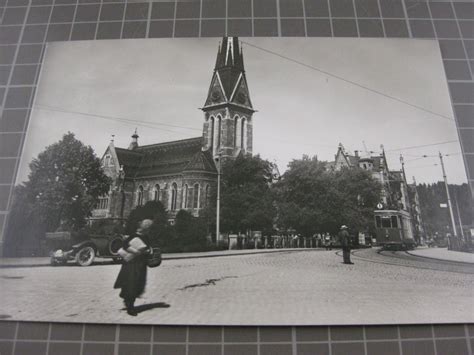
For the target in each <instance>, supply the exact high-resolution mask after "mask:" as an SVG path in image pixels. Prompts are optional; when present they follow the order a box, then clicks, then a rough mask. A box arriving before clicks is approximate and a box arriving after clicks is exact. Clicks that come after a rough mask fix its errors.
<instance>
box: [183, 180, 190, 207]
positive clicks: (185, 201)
mask: <svg viewBox="0 0 474 355" xmlns="http://www.w3.org/2000/svg"><path fill="white" fill-rule="evenodd" d="M188 196H189V188H188V185H184V191H183V208H188Z"/></svg>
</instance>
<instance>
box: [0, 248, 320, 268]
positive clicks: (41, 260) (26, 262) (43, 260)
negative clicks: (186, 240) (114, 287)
mask: <svg viewBox="0 0 474 355" xmlns="http://www.w3.org/2000/svg"><path fill="white" fill-rule="evenodd" d="M305 250H318V249H315V248H312V249H310V248H286V249H243V250H219V251H207V252H195V253H167V254H163V256H162V258H163V260H176V259H196V258H213V257H224V256H237V255H250V254H265V253H281V252H294V251H305ZM111 262H112V259H110V258H99V257H97V258H96V260H95V261H94V264H110V263H111ZM70 263H72V261H71V262H70ZM50 265H51V264H50V258H49V257H26V258H0V268H10V267H38V266H50Z"/></svg>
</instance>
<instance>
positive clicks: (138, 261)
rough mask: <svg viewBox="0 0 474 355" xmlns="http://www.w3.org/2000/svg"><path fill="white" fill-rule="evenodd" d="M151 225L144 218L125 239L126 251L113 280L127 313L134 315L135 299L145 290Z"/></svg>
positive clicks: (135, 313)
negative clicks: (135, 229) (126, 254)
mask: <svg viewBox="0 0 474 355" xmlns="http://www.w3.org/2000/svg"><path fill="white" fill-rule="evenodd" d="M152 225H153V221H152V220H151V219H144V220H143V221H141V222H140V223H139V224H138V229H137V231H136V232H135V233H134V234H132V235H130V236H129V237H128V238H127V239H125V241H124V243H123V247H122V248H123V249H124V250H125V252H126V253H128V254H129V255H128V257H127V260H128V261H126V260H124V262H123V264H122V268H121V269H120V272H119V274H118V276H117V280H116V281H115V284H114V288H120V289H121V292H120V297H121V298H123V301H124V303H125V307H126V308H127V313H128V314H129V315H131V316H136V315H137V311H136V310H135V299H136V298H137V297H139V296H140V295H141V294H142V293H143V291H144V290H145V285H146V274H147V259H148V256H149V254H150V241H151V240H150V239H151V238H150V236H149V230H150V227H151V226H152Z"/></svg>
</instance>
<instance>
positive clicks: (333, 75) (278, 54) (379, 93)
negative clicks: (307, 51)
mask: <svg viewBox="0 0 474 355" xmlns="http://www.w3.org/2000/svg"><path fill="white" fill-rule="evenodd" d="M241 42H242V43H245V44H246V45H248V46H250V47H253V48H256V49H258V50H261V51H263V52H266V53H269V54H272V55H275V56H277V57H280V58H282V59H285V60H288V61H290V62H293V63H296V64H298V65H301V66H303V67H306V68H308V69H311V70H314V71H317V72H319V73H322V74H324V75H328V76H330V77H333V78H335V79H338V80H341V81H344V82H346V83H349V84H351V85H354V86H357V87H359V88H362V89H365V90H367V91H370V92H372V93H375V94H377V95H380V96H383V97H385V98H387V99H390V100H394V101H397V102H399V103H402V104H405V105H408V106H411V107H413V108H416V109H418V110H421V111H424V112H426V113H429V114H431V115H434V116H437V117H439V118H443V119H445V120H449V121H453V122H454V119H453V118H452V117H449V116H445V115H443V114H440V113H438V112H435V111H431V110H429V109H427V108H424V107H422V106H419V105H415V104H412V103H410V102H408V101H405V100H402V99H399V98H397V97H395V96H392V95H389V94H386V93H383V92H381V91H378V90H375V89H372V88H370V87H368V86H365V85H362V84H359V83H357V82H355V81H352V80H349V79H346V78H343V77H342V76H339V75H336V74H333V73H330V72H327V71H325V70H322V69H319V68H317V67H315V66H312V65H310V64H307V63H304V62H301V61H299V60H296V59H294V58H290V57H288V56H285V55H283V54H280V53H277V52H274V51H271V50H269V49H266V48H263V47H260V46H257V45H255V44H252V43H249V42H247V41H241Z"/></svg>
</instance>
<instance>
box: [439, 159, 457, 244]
mask: <svg viewBox="0 0 474 355" xmlns="http://www.w3.org/2000/svg"><path fill="white" fill-rule="evenodd" d="M439 160H440V161H441V169H442V170H443V179H444V185H445V186H446V195H447V197H448V207H449V214H450V215H451V224H452V228H453V235H454V236H455V237H457V233H456V222H454V213H453V206H452V204H451V196H450V194H449V186H448V178H447V177H446V171H445V170H444V162H443V154H441V152H439Z"/></svg>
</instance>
